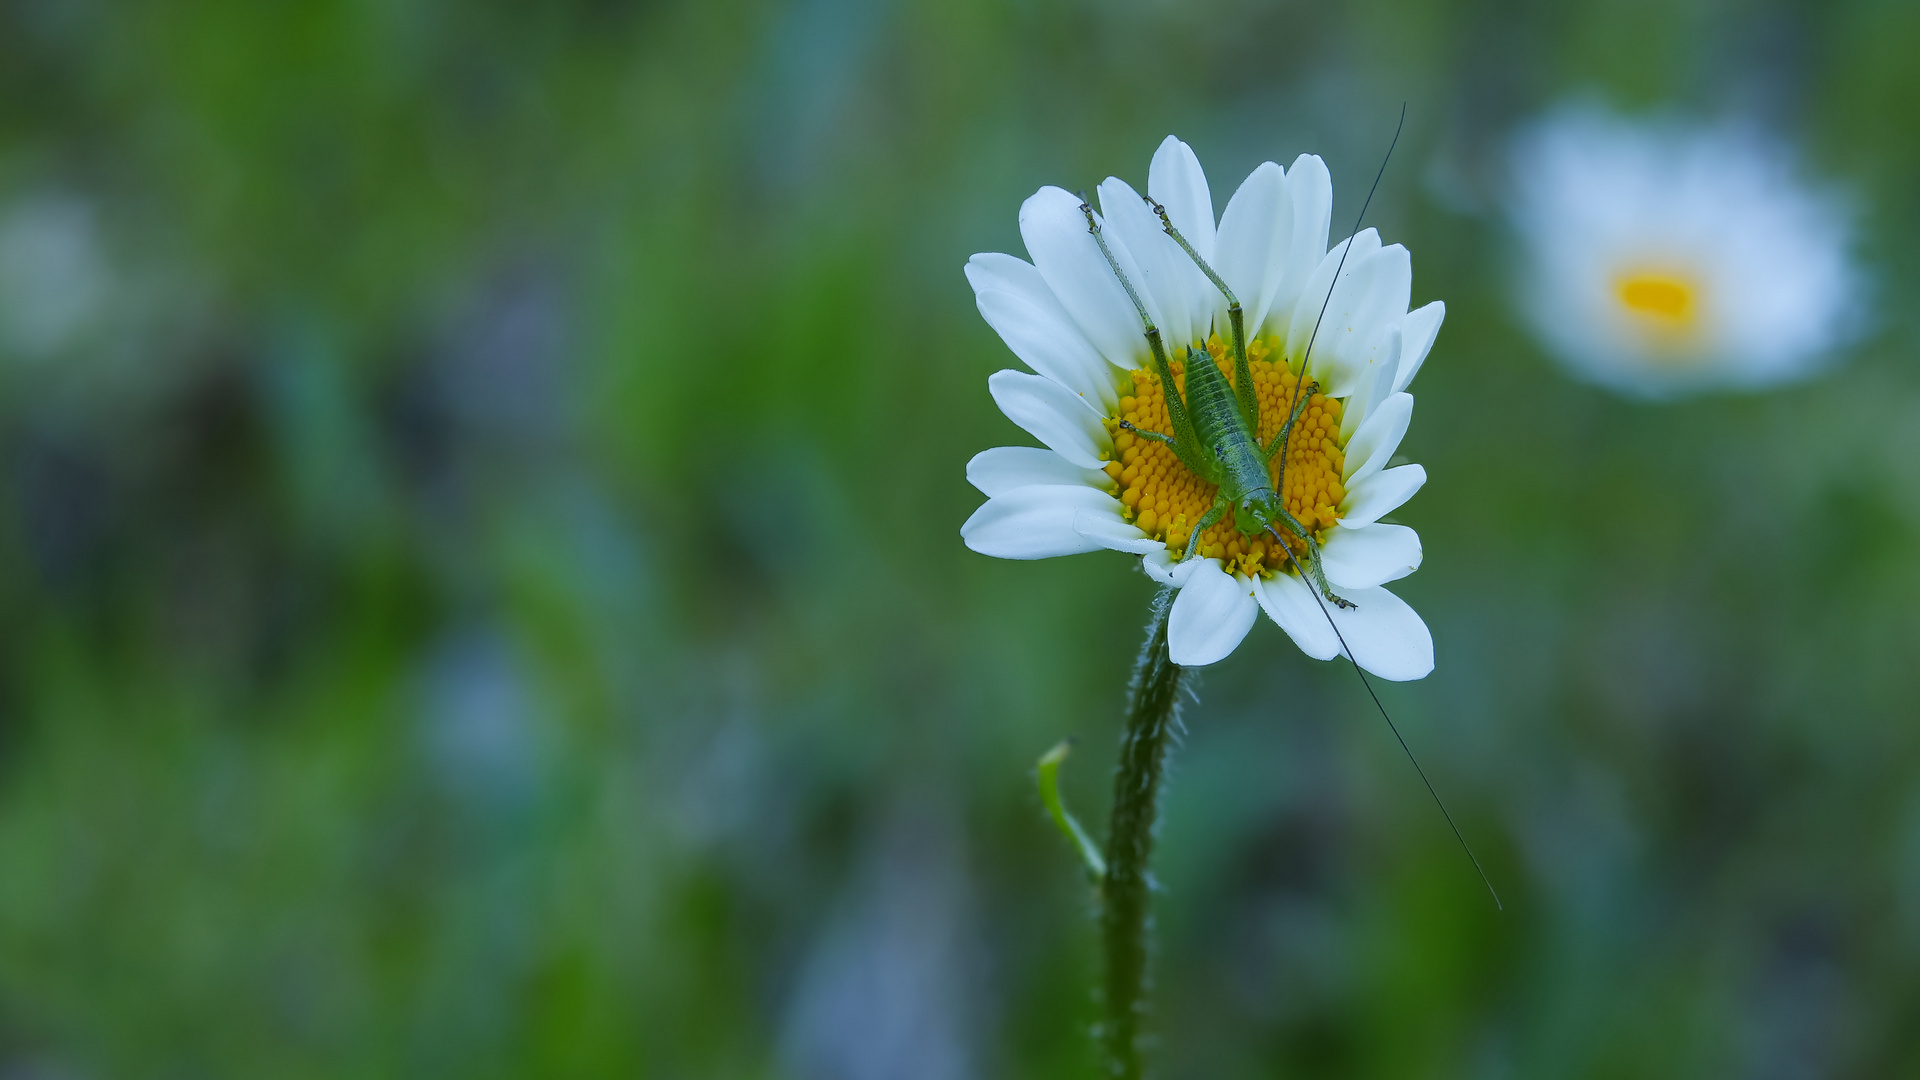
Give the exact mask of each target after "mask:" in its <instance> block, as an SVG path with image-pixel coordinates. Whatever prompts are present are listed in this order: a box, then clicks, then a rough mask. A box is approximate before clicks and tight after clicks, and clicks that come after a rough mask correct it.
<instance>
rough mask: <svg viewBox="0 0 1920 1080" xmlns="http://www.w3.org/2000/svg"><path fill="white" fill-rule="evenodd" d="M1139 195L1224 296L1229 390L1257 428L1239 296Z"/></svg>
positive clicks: (1162, 213) (1159, 211)
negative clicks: (1230, 370) (1228, 340)
mask: <svg viewBox="0 0 1920 1080" xmlns="http://www.w3.org/2000/svg"><path fill="white" fill-rule="evenodd" d="M1140 197H1141V198H1143V199H1145V200H1147V205H1148V206H1151V207H1153V212H1154V213H1155V214H1158V215H1159V216H1160V225H1161V227H1162V228H1164V229H1165V230H1166V233H1167V235H1168V236H1171V237H1173V242H1174V243H1176V244H1179V245H1180V250H1182V251H1184V252H1186V253H1187V258H1189V259H1192V260H1193V265H1195V266H1197V267H1199V268H1200V272H1201V273H1203V274H1205V275H1207V280H1208V281H1211V282H1213V287H1214V288H1216V289H1219V290H1220V295H1221V296H1224V297H1226V298H1227V322H1228V323H1229V324H1230V325H1231V326H1232V328H1233V381H1234V387H1233V393H1234V397H1235V398H1237V399H1238V400H1239V402H1240V411H1241V413H1243V414H1245V416H1246V418H1247V424H1248V425H1249V426H1251V427H1252V428H1253V429H1254V430H1255V431H1258V430H1259V429H1260V398H1259V396H1258V395H1256V394H1255V393H1254V392H1253V368H1252V367H1251V366H1249V365H1248V363H1247V328H1246V317H1245V315H1244V314H1243V313H1242V312H1241V310H1240V298H1239V297H1237V296H1235V295H1233V290H1232V289H1230V288H1228V287H1227V283H1226V281H1225V280H1223V279H1222V278H1221V277H1220V275H1219V274H1216V273H1214V271H1213V267H1211V266H1208V265H1207V260H1205V259H1203V258H1201V257H1200V253H1199V252H1198V251H1195V250H1194V249H1193V245H1192V244H1190V243H1188V242H1187V238H1186V237H1184V236H1181V235H1180V230H1179V229H1176V228H1174V227H1173V218H1171V217H1169V216H1168V215H1167V208H1166V207H1164V206H1162V205H1160V204H1159V203H1157V202H1154V201H1153V197H1152V196H1150V195H1142V196H1140Z"/></svg>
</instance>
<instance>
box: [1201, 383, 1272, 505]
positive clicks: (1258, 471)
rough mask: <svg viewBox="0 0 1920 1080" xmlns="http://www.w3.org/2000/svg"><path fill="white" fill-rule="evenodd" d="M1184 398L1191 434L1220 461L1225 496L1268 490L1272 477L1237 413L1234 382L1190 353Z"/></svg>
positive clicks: (1238, 495)
mask: <svg viewBox="0 0 1920 1080" xmlns="http://www.w3.org/2000/svg"><path fill="white" fill-rule="evenodd" d="M1186 397H1187V411H1188V412H1190V413H1191V414H1192V415H1193V428H1194V434H1195V435H1197V436H1199V438H1200V441H1201V442H1203V443H1205V444H1206V445H1207V448H1208V449H1209V450H1211V451H1213V453H1214V455H1215V456H1216V457H1217V458H1218V459H1219V461H1220V465H1221V473H1222V475H1223V478H1224V482H1223V483H1222V485H1221V486H1222V487H1223V488H1224V489H1225V494H1226V496H1227V497H1228V498H1229V499H1232V500H1234V501H1236V502H1237V501H1239V500H1240V499H1241V498H1242V497H1244V496H1245V495H1247V494H1248V493H1250V492H1253V491H1257V490H1261V489H1269V490H1270V489H1271V488H1272V486H1273V481H1272V478H1271V477H1270V476H1269V475H1268V473H1267V466H1266V463H1265V462H1264V461H1263V460H1261V457H1260V450H1259V447H1258V446H1257V445H1256V442H1255V439H1254V434H1253V432H1252V431H1250V430H1248V428H1247V422H1246V420H1245V419H1244V418H1243V417H1242V416H1241V415H1240V400H1239V399H1238V398H1237V397H1235V396H1234V393H1233V385H1232V384H1231V383H1229V382H1227V377H1226V375H1225V374H1224V373H1222V372H1221V370H1220V368H1219V367H1218V366H1217V365H1215V364H1214V362H1213V361H1212V360H1211V359H1208V358H1206V357H1205V356H1204V355H1201V356H1191V355H1190V356H1189V358H1188V360H1187V395H1186Z"/></svg>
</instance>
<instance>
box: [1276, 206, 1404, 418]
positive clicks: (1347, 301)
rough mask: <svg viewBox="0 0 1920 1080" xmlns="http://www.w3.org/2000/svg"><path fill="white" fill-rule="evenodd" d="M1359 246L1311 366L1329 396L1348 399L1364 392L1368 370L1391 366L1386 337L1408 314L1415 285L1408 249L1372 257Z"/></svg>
mask: <svg viewBox="0 0 1920 1080" xmlns="http://www.w3.org/2000/svg"><path fill="white" fill-rule="evenodd" d="M1357 248H1358V245H1356V250H1355V252H1354V253H1353V255H1352V256H1350V257H1349V258H1348V260H1347V267H1346V269H1344V270H1342V271H1341V274H1340V287H1339V288H1337V289H1335V290H1334V291H1333V296H1332V298H1331V300H1329V301H1328V302H1327V303H1326V315H1325V316H1324V317H1323V318H1321V321H1320V333H1319V336H1318V337H1317V338H1315V339H1314V345H1313V364H1312V367H1313V370H1314V372H1315V373H1316V375H1318V376H1319V377H1320V378H1321V381H1322V382H1323V383H1324V384H1325V389H1324V390H1322V393H1325V394H1326V395H1327V396H1328V397H1347V396H1348V395H1350V394H1353V393H1354V392H1355V391H1356V390H1359V389H1361V388H1363V387H1364V386H1366V384H1367V378H1368V373H1369V371H1370V370H1378V368H1379V366H1380V365H1383V364H1384V363H1385V362H1386V347H1387V346H1386V341H1385V337H1386V333H1387V331H1388V329H1389V328H1390V327H1391V326H1393V325H1395V324H1397V323H1398V322H1399V320H1400V319H1401V317H1402V316H1404V315H1405V314H1406V313H1407V296H1408V294H1409V291H1410V290H1411V289H1412V287H1413V263H1412V260H1411V259H1410V258H1409V256H1408V255H1407V249H1406V248H1404V247H1401V246H1400V245H1399V244H1393V245H1390V246H1388V247H1383V248H1380V249H1379V250H1377V251H1375V252H1373V253H1371V254H1368V255H1362V254H1361V253H1360V252H1359V250H1357ZM1303 346H1304V342H1303Z"/></svg>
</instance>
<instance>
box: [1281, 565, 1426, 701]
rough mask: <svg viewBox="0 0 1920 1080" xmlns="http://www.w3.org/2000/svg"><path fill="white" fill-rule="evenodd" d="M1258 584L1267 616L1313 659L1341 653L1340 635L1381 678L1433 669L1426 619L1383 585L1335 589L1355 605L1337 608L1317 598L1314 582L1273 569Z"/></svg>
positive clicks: (1409, 675) (1356, 657)
mask: <svg viewBox="0 0 1920 1080" xmlns="http://www.w3.org/2000/svg"><path fill="white" fill-rule="evenodd" d="M1260 585H1261V587H1262V589H1263V590H1264V591H1263V593H1262V600H1261V606H1262V607H1264V608H1265V609H1266V612H1267V616H1268V617H1269V618H1271V619H1272V620H1273V621H1274V622H1276V623H1279V624H1280V628H1281V629H1282V630H1285V631H1286V632H1287V636H1288V637H1290V638H1292V639H1293V643H1294V644H1295V645H1298V646H1299V647H1300V651H1301V652H1303V653H1306V654H1307V655H1308V656H1311V657H1313V658H1314V659H1315V660H1331V659H1333V658H1334V657H1336V656H1339V655H1340V654H1341V652H1342V651H1343V650H1342V649H1341V648H1340V642H1341V641H1342V640H1343V639H1344V640H1345V641H1346V643H1347V646H1348V647H1349V648H1350V649H1352V656H1353V658H1354V660H1355V661H1356V662H1357V663H1358V664H1359V665H1360V666H1361V667H1363V668H1365V669H1366V670H1367V671H1369V672H1371V673H1373V674H1375V675H1378V676H1379V677H1381V678H1383V679H1391V680H1393V681H1394V682H1405V681H1407V680H1409V679H1418V678H1421V677H1423V676H1425V675H1426V674H1427V673H1428V672H1431V671H1432V670H1433V636H1432V635H1431V634H1429V633H1428V632H1427V624H1426V623H1424V622H1422V621H1421V620H1420V616H1419V615H1418V614H1416V613H1415V612H1414V610H1413V609H1412V608H1410V607H1408V606H1407V604H1406V601H1404V600H1401V599H1400V598H1399V597H1397V596H1395V595H1393V594H1392V593H1390V592H1388V591H1387V590H1385V589H1380V588H1373V589H1339V590H1338V593H1339V595H1340V596H1341V597H1342V598H1344V599H1345V600H1347V601H1348V602H1349V603H1351V604H1353V605H1354V606H1353V607H1351V608H1341V607H1338V606H1336V605H1334V604H1332V603H1326V602H1324V601H1320V602H1316V601H1319V600H1320V598H1318V597H1316V596H1315V595H1314V594H1313V590H1312V586H1309V585H1308V584H1306V583H1305V582H1303V581H1301V580H1300V579H1299V578H1297V577H1293V576H1291V575H1288V574H1276V575H1274V576H1273V577H1270V578H1266V579H1264V580H1263V581H1261V582H1260ZM1335 626H1338V627H1339V633H1338V634H1337V635H1336V634H1335V632H1334V630H1333V627H1335Z"/></svg>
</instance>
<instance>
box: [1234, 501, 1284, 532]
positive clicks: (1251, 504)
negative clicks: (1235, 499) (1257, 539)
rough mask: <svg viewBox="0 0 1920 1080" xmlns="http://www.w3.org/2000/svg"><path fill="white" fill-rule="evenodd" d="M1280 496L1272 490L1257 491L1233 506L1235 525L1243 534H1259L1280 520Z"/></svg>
mask: <svg viewBox="0 0 1920 1080" xmlns="http://www.w3.org/2000/svg"><path fill="white" fill-rule="evenodd" d="M1279 512H1280V497H1279V496H1278V495H1277V494H1275V493H1274V492H1272V491H1256V492H1254V493H1252V494H1251V495H1248V496H1247V497H1246V498H1245V499H1243V500H1242V501H1241V502H1240V504H1239V505H1237V506H1235V507H1234V508H1233V527H1234V528H1236V529H1239V530H1240V533H1241V535H1243V536H1259V535H1260V534H1261V533H1264V532H1266V531H1267V526H1268V525H1271V524H1273V523H1274V522H1275V521H1278V520H1279Z"/></svg>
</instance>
